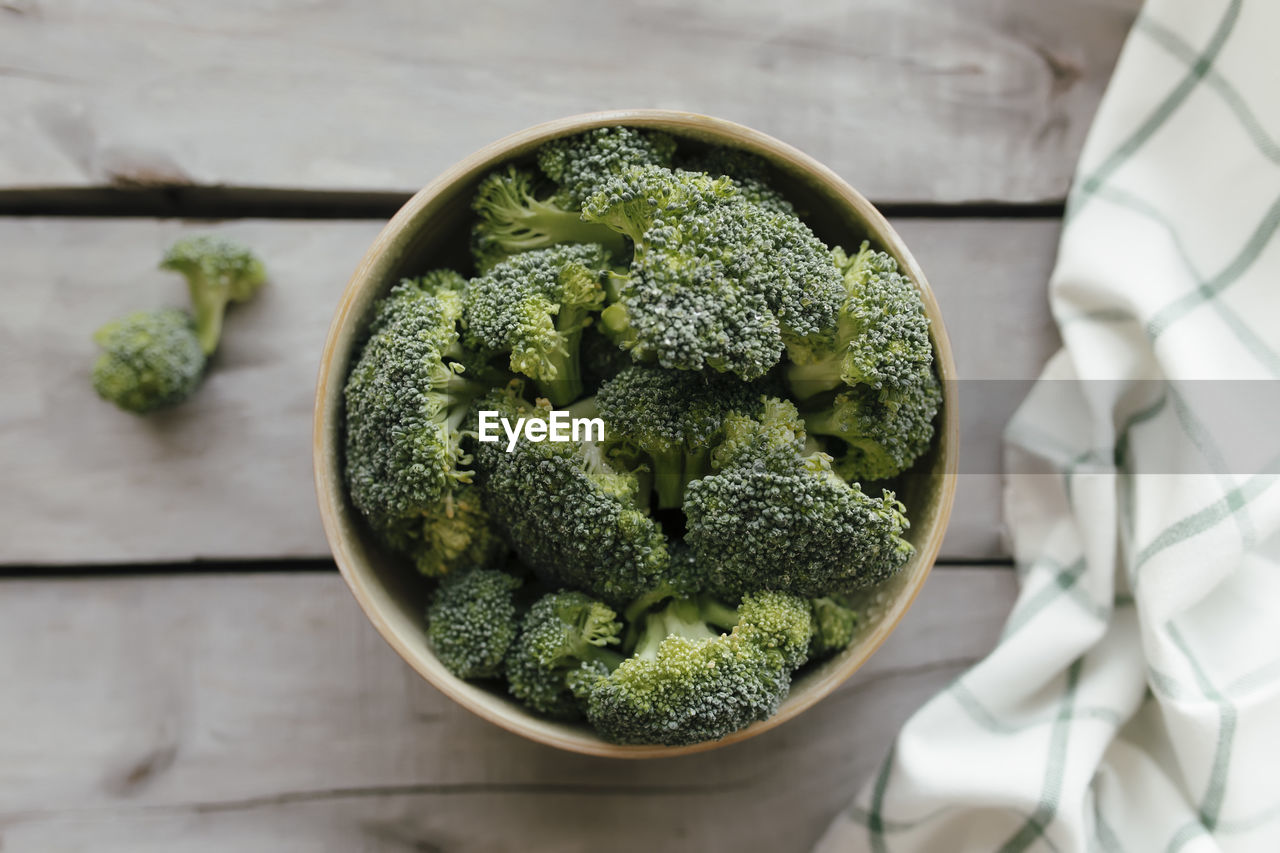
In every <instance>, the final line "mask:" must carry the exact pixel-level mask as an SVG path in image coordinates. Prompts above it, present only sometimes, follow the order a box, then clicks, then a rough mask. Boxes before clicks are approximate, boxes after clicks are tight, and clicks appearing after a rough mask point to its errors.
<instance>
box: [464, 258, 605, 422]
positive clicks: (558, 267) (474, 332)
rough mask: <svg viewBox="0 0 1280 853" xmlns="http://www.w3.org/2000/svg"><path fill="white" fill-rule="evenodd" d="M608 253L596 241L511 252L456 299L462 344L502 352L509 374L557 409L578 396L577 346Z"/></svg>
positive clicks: (597, 304) (599, 299)
mask: <svg viewBox="0 0 1280 853" xmlns="http://www.w3.org/2000/svg"><path fill="white" fill-rule="evenodd" d="M608 266H609V261H608V254H607V253H606V252H605V250H604V248H603V247H601V246H599V245H596V244H584V245H576V246H573V245H566V246H556V247H553V248H550V249H538V250H535V251H532V252H524V253H522V254H519V255H513V256H511V257H510V258H508V259H507V260H505V261H503V262H501V263H499V264H497V265H495V266H494V267H493V268H492V269H490V270H489V271H488V272H487V273H485V274H484V275H481V276H478V277H477V278H474V279H472V280H471V282H470V283H469V284H468V286H467V288H466V297H465V299H464V301H463V310H462V320H463V326H464V328H465V330H466V332H465V334H466V338H465V341H466V344H467V345H468V346H469V347H473V348H475V349H478V350H481V351H483V352H485V353H487V354H496V353H510V362H511V369H512V370H513V371H515V372H516V373H522V374H524V375H525V376H528V377H530V378H532V379H534V380H536V381H537V383H538V388H539V390H541V391H542V393H543V394H544V395H545V396H546V397H547V398H548V399H550V400H551V402H552V404H554V405H557V406H562V405H565V404H566V403H570V402H572V401H574V400H576V399H577V398H578V397H580V396H581V395H582V388H583V385H582V369H581V358H580V357H579V343H580V341H581V338H582V331H583V329H585V328H586V327H587V325H589V324H590V323H591V322H592V319H593V318H592V316H591V315H592V312H593V311H597V310H599V309H600V308H601V306H603V305H604V299H605V294H604V288H603V287H602V286H601V279H602V278H603V277H604V275H605V274H606V272H607V270H608Z"/></svg>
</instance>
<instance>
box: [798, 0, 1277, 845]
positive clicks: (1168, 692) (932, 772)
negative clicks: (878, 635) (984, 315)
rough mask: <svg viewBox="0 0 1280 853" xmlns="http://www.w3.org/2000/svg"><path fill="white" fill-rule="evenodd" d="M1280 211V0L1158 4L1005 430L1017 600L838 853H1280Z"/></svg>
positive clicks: (874, 791)
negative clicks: (1037, 369)
mask: <svg viewBox="0 0 1280 853" xmlns="http://www.w3.org/2000/svg"><path fill="white" fill-rule="evenodd" d="M1277 226H1280V2H1277V0H1250V2H1242V0H1148V3H1147V5H1146V7H1145V8H1144V9H1143V11H1142V13H1141V15H1140V17H1139V19H1138V21H1137V23H1136V24H1135V26H1134V29H1133V31H1132V32H1131V33H1130V35H1129V38H1128V41H1127V42H1126V44H1125V47H1124V51H1123V53H1122V55H1121V58H1120V61H1119V64H1118V66H1117V68H1116V72H1115V75H1114V78H1113V80H1112V82H1111V84H1110V87H1109V88H1108V91H1107V94H1106V96H1105V97H1104V99H1103V101H1102V104H1101V107H1100V109H1099V111H1098V115H1097V117H1096V119H1095V121H1094V126H1093V128H1092V129H1091V131H1090V134H1089V138H1088V141H1087V143H1086V145H1085V149H1084V151H1083V153H1082V155H1081V159H1080V163H1079V167H1078V170H1077V176H1076V180H1075V184H1074V187H1073V189H1072V192H1071V196H1070V198H1069V201H1068V205H1067V215H1066V222H1065V226H1064V230H1063V234H1062V241H1061V245H1060V250H1059V257H1058V262H1057V266H1056V268H1055V270H1054V273H1053V277H1052V281H1051V283H1050V293H1049V298H1050V302H1051V305H1052V308H1053V312H1054V316H1055V318H1056V321H1057V323H1058V326H1059V328H1060V330H1061V333H1062V339H1063V348H1062V350H1061V351H1060V352H1059V353H1058V354H1057V355H1056V356H1054V358H1053V359H1052V360H1051V362H1050V363H1049V365H1048V366H1047V367H1046V368H1045V371H1044V373H1043V375H1042V376H1041V378H1040V380H1039V381H1038V382H1037V383H1036V385H1035V386H1034V388H1033V390H1032V392H1031V394H1030V395H1029V397H1028V399H1027V400H1026V402H1025V403H1024V404H1023V406H1022V407H1021V409H1020V410H1019V412H1018V413H1017V415H1016V416H1015V417H1014V419H1013V421H1012V423H1011V424H1010V425H1009V428H1008V430H1007V433H1006V445H1007V454H1006V474H1007V477H1006V491H1005V503H1006V506H1005V511H1006V518H1007V521H1008V525H1009V528H1010V532H1011V539H1012V546H1013V552H1014V556H1015V561H1016V564H1017V567H1018V572H1019V577H1020V583H1021V592H1020V595H1019V598H1018V602H1017V604H1016V606H1015V608H1014V610H1013V612H1012V615H1011V616H1010V618H1009V622H1008V624H1007V625H1006V627H1005V630H1004V635H1003V637H1002V639H1001V641H1000V643H999V645H998V646H997V648H996V649H995V650H994V651H993V652H992V653H991V655H990V656H989V657H987V658H986V659H985V660H983V661H982V662H981V663H979V664H978V665H977V666H975V667H974V668H973V669H972V670H971V671H969V672H967V673H965V674H964V675H963V676H962V677H960V678H959V679H957V680H956V682H955V683H953V684H952V685H951V686H950V687H949V688H947V689H946V690H945V691H944V692H943V693H941V694H940V695H938V696H936V697H934V698H933V699H932V700H931V701H930V702H929V703H928V704H927V705H926V706H925V707H924V708H922V709H921V710H920V711H919V712H917V713H916V714H915V715H914V716H913V717H912V718H911V719H910V720H909V721H908V722H907V723H906V725H905V726H904V728H903V729H902V732H901V733H900V735H899V736H898V739H897V742H896V743H895V745H894V747H893V749H892V751H891V753H890V755H889V756H888V758H887V759H886V760H885V762H884V764H883V765H882V766H881V768H880V770H879V772H878V773H877V774H876V775H875V777H874V778H873V779H872V780H871V782H870V783H869V784H868V786H867V788H866V790H865V791H864V792H863V793H862V794H861V795H860V796H859V798H858V799H857V800H856V802H855V803H854V804H853V805H852V806H851V807H850V808H848V809H847V810H846V811H845V812H843V813H842V814H841V815H840V816H839V817H838V818H837V819H836V821H835V822H834V823H833V825H832V826H831V828H830V829H829V830H828V832H827V834H826V835H825V836H824V838H823V839H822V840H821V841H820V842H819V844H818V848H817V849H818V850H819V851H822V853H834V851H857V850H874V851H944V852H945V851H970V850H976V851H987V850H1000V851H1021V850H1055V851H1077V850H1102V851H1170V853H1177V851H1182V853H1198V851H1217V850H1222V851H1259V853H1277V851H1280V476H1277V472H1278V471H1280V413H1277V412H1276V405H1275V402H1276V400H1275V398H1276V397H1277V396H1278V395H1277V393H1276V386H1277V384H1278V383H1277V377H1280V239H1277V237H1276V231H1277ZM962 384H963V383H962ZM973 384H974V385H975V386H978V385H979V383H973ZM960 391H961V394H962V395H963V394H964V393H965V392H966V391H972V392H973V393H975V394H980V393H982V389H981V387H974V388H968V387H962V388H961V389H960ZM978 402H980V401H978ZM941 571H945V569H942V570H941ZM853 724H854V725H856V721H855V722H854V723H853Z"/></svg>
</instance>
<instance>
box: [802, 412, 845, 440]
mask: <svg viewBox="0 0 1280 853" xmlns="http://www.w3.org/2000/svg"><path fill="white" fill-rule="evenodd" d="M836 411H837V410H836V409H835V408H832V407H828V408H825V409H820V410H818V411H816V412H807V413H805V414H804V415H803V417H804V429H805V432H806V433H807V434H808V435H809V436H812V435H828V436H831V437H832V438H839V439H843V440H844V441H846V442H850V443H852V442H853V441H854V440H855V439H856V438H857V436H856V435H855V434H853V432H852V431H851V430H850V426H851V425H850V424H848V423H846V422H845V420H844V419H843V418H840V417H837V416H836ZM807 437H808V436H806V440H807Z"/></svg>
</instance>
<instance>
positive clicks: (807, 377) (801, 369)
mask: <svg viewBox="0 0 1280 853" xmlns="http://www.w3.org/2000/svg"><path fill="white" fill-rule="evenodd" d="M843 373H844V353H835V354H833V355H827V356H823V357H822V358H820V359H818V360H817V361H812V362H809V363H808V364H792V365H791V366H790V367H789V368H787V383H788V384H789V385H790V386H791V393H792V394H793V395H794V396H795V398H796V399H797V400H807V399H809V398H810V397H812V396H814V395H815V394H821V393H822V392H823V391H830V390H832V389H834V388H839V387H840V386H841V385H842V384H844V377H843Z"/></svg>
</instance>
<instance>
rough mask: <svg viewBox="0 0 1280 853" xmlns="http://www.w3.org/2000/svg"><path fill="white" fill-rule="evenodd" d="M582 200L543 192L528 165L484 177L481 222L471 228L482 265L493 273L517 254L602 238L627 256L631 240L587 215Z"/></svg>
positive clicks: (477, 207) (479, 193) (477, 206)
mask: <svg viewBox="0 0 1280 853" xmlns="http://www.w3.org/2000/svg"><path fill="white" fill-rule="evenodd" d="M581 208H582V205H581V204H580V203H577V202H569V201H567V200H566V199H565V198H564V197H563V196H562V195H560V194H549V193H548V192H545V191H539V188H538V181H537V179H536V178H535V177H534V175H533V173H532V172H530V171H528V170H527V169H519V168H516V167H515V166H508V167H506V168H505V169H499V170H498V171H496V172H493V173H491V174H490V175H489V176H488V177H486V178H484V180H482V181H481V182H480V185H479V186H478V187H477V188H476V195H475V198H474V200H473V201H472V202H471V209H472V210H474V211H475V213H476V217H477V221H476V224H475V226H474V227H473V229H472V232H471V251H472V255H473V257H474V258H475V262H476V268H477V269H478V270H479V271H480V272H481V273H485V272H488V271H489V270H490V269H492V268H493V266H494V265H496V264H499V263H501V262H502V261H504V260H506V259H507V258H508V257H510V256H511V255H515V254H518V253H520V252H527V251H529V250H531V249H547V248H550V247H551V246H555V245H558V244H561V243H597V244H600V245H603V246H604V247H605V249H606V250H608V252H609V253H610V255H611V256H613V257H618V258H621V257H624V256H625V255H626V254H627V252H628V251H630V250H629V249H628V247H627V243H626V240H625V239H623V237H622V235H620V234H619V233H618V232H616V231H614V230H613V229H611V228H606V227H604V226H602V225H600V224H598V223H594V222H586V221H584V220H583V218H582V209H581Z"/></svg>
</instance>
